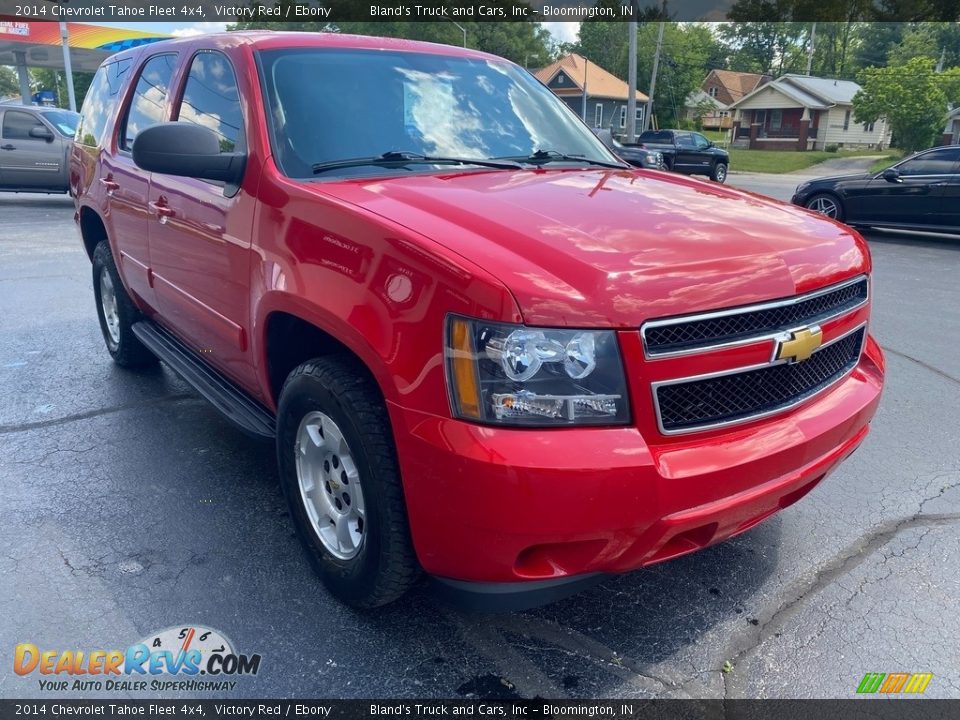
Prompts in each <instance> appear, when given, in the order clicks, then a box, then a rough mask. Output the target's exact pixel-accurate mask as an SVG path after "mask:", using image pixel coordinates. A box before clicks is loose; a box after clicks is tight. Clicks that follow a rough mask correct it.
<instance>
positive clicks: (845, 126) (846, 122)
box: [843, 110, 850, 130]
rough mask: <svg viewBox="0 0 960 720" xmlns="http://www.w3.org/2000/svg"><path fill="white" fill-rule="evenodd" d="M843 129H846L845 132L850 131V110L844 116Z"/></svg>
mask: <svg viewBox="0 0 960 720" xmlns="http://www.w3.org/2000/svg"><path fill="white" fill-rule="evenodd" d="M843 129H844V130H849V129H850V111H849V110H847V111H846V112H845V113H844V114H843Z"/></svg>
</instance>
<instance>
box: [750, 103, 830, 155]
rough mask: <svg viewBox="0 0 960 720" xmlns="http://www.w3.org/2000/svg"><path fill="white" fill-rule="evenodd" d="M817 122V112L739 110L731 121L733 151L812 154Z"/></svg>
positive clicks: (801, 110) (786, 109)
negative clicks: (748, 150)
mask: <svg viewBox="0 0 960 720" xmlns="http://www.w3.org/2000/svg"><path fill="white" fill-rule="evenodd" d="M811 116H812V117H811ZM819 122H820V112H819V111H817V110H814V111H810V110H809V109H807V108H765V109H756V110H742V111H740V112H739V113H738V117H737V118H736V119H735V120H734V121H733V147H738V148H750V149H751V150H812V149H814V147H815V146H816V140H817V132H818V129H819V128H818V126H819Z"/></svg>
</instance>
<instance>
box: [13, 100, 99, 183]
mask: <svg viewBox="0 0 960 720" xmlns="http://www.w3.org/2000/svg"><path fill="white" fill-rule="evenodd" d="M79 117H80V116H79V115H78V114H77V113H75V112H70V111H69V110H60V109H59V108H50V107H35V106H29V105H0V190H12V191H15V192H46V193H65V192H67V190H68V188H69V186H70V183H69V179H68V177H67V165H68V162H69V159H70V156H69V152H70V145H71V143H72V142H73V134H74V132H76V129H77V120H78V119H79Z"/></svg>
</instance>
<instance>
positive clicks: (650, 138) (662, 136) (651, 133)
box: [638, 130, 673, 145]
mask: <svg viewBox="0 0 960 720" xmlns="http://www.w3.org/2000/svg"><path fill="white" fill-rule="evenodd" d="M638 142H650V143H666V144H667V145H671V144H673V133H672V132H670V131H669V130H647V131H646V132H645V133H642V134H641V135H640V137H639V138H638Z"/></svg>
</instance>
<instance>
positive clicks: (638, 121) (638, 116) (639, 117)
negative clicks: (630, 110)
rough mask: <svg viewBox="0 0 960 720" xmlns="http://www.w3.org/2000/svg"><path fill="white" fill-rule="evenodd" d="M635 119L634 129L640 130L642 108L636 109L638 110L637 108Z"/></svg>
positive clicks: (641, 125)
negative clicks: (635, 126)
mask: <svg viewBox="0 0 960 720" xmlns="http://www.w3.org/2000/svg"><path fill="white" fill-rule="evenodd" d="M636 118H637V128H636V129H637V130H639V129H640V128H642V127H643V108H642V107H638V108H637V114H636Z"/></svg>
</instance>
